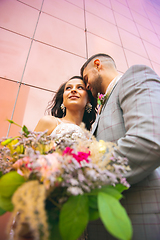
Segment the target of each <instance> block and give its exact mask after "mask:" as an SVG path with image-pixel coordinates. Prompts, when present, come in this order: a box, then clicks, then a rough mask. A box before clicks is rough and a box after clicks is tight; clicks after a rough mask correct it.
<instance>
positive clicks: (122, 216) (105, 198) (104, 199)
mask: <svg viewBox="0 0 160 240" xmlns="http://www.w3.org/2000/svg"><path fill="white" fill-rule="evenodd" d="M98 208H99V214H100V218H101V220H102V222H103V224H104V226H105V228H106V229H107V230H108V232H109V233H111V234H112V235H113V236H114V237H116V238H118V239H121V240H130V239H131V237H132V225H131V221H130V219H129V217H128V215H127V213H126V211H125V209H124V208H123V206H122V205H121V204H120V203H119V201H118V200H116V199H115V198H114V197H112V196H110V195H108V194H106V193H102V192H100V193H99V194H98Z"/></svg>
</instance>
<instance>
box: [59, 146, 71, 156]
mask: <svg viewBox="0 0 160 240" xmlns="http://www.w3.org/2000/svg"><path fill="white" fill-rule="evenodd" d="M72 151H73V149H72V148H70V147H66V148H65V150H64V151H63V154H62V155H63V156H64V155H65V154H69V155H72Z"/></svg>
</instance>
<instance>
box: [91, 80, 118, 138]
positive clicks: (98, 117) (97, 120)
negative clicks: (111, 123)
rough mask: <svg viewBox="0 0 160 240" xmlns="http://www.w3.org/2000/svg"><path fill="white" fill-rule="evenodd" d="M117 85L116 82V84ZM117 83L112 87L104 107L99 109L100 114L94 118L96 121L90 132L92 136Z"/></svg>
mask: <svg viewBox="0 0 160 240" xmlns="http://www.w3.org/2000/svg"><path fill="white" fill-rule="evenodd" d="M117 83H118V82H117ZM117 83H116V84H115V85H114V87H113V89H112V91H111V92H110V94H109V96H108V98H107V99H106V101H105V103H104V105H103V106H102V109H101V112H100V114H99V113H98V115H97V117H96V120H95V122H94V124H93V128H92V131H91V134H92V135H94V133H95V132H96V129H97V127H98V123H99V120H100V116H101V113H102V112H103V110H104V108H105V106H106V105H107V102H108V100H109V98H110V96H111V94H112V92H113V90H114V89H115V87H116V85H117Z"/></svg>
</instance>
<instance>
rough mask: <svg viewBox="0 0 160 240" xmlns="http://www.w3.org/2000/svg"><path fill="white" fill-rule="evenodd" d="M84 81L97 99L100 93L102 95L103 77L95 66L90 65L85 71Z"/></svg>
mask: <svg viewBox="0 0 160 240" xmlns="http://www.w3.org/2000/svg"><path fill="white" fill-rule="evenodd" d="M83 80H84V82H85V83H86V88H87V89H89V90H90V91H91V93H92V95H93V97H95V98H97V95H98V93H102V76H101V74H100V72H99V71H98V70H97V69H96V68H95V67H94V66H90V65H88V66H87V67H86V68H85V69H84V71H83Z"/></svg>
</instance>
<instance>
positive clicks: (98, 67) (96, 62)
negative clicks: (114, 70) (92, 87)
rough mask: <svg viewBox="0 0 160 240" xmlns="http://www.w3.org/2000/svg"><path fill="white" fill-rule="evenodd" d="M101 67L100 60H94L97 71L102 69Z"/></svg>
mask: <svg viewBox="0 0 160 240" xmlns="http://www.w3.org/2000/svg"><path fill="white" fill-rule="evenodd" d="M101 65H102V64H101V61H100V59H98V58H97V59H95V60H94V67H95V68H97V70H99V69H101Z"/></svg>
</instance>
